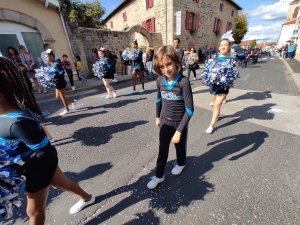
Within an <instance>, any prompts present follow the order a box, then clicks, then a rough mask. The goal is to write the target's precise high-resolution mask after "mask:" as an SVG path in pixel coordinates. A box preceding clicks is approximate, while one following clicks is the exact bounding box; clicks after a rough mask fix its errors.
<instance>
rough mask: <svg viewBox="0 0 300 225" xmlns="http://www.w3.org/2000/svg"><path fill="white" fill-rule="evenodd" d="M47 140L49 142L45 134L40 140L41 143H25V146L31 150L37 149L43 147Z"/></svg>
mask: <svg viewBox="0 0 300 225" xmlns="http://www.w3.org/2000/svg"><path fill="white" fill-rule="evenodd" d="M48 142H49V139H48V137H47V136H45V138H44V139H43V140H42V141H41V143H39V144H36V145H27V146H28V148H30V149H31V150H37V149H40V148H43V147H45V146H46V145H47V144H48Z"/></svg>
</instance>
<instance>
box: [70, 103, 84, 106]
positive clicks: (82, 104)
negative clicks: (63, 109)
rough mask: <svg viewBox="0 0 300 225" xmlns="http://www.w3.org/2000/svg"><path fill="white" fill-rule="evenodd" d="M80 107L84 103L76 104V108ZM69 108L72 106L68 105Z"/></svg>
mask: <svg viewBox="0 0 300 225" xmlns="http://www.w3.org/2000/svg"><path fill="white" fill-rule="evenodd" d="M80 106H84V103H79V104H76V107H80ZM69 107H73V106H72V104H70V105H69Z"/></svg>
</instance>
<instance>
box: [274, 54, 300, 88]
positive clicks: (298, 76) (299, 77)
mask: <svg viewBox="0 0 300 225" xmlns="http://www.w3.org/2000/svg"><path fill="white" fill-rule="evenodd" d="M279 59H280V60H281V61H283V63H284V64H285V67H286V68H287V70H288V71H289V72H290V75H291V77H292V79H293V80H294V82H295V84H296V86H297V88H298V89H299V90H300V73H295V72H294V71H293V69H292V68H291V67H290V65H289V64H288V63H287V61H285V59H283V58H282V57H280V58H279Z"/></svg>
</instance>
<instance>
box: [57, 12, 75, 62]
mask: <svg viewBox="0 0 300 225" xmlns="http://www.w3.org/2000/svg"><path fill="white" fill-rule="evenodd" d="M58 13H59V16H60V19H61V23H62V25H63V28H64V31H65V34H66V37H67V41H68V45H69V48H70V50H71V54H72V60H73V62H75V57H74V53H73V49H72V45H71V42H70V39H69V35H68V32H67V29H66V25H65V21H64V18H63V16H62V14H61V12H60V8H58Z"/></svg>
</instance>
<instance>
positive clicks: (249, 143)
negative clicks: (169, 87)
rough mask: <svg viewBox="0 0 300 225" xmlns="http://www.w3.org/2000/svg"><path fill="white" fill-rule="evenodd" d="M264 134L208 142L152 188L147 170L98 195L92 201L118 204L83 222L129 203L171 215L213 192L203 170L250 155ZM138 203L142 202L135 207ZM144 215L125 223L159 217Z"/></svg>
mask: <svg viewBox="0 0 300 225" xmlns="http://www.w3.org/2000/svg"><path fill="white" fill-rule="evenodd" d="M267 137H268V134H267V133H265V132H262V131H256V132H252V133H247V134H238V135H234V136H230V137H226V138H223V139H220V140H218V141H215V142H211V143H209V144H208V145H215V146H213V147H212V148H211V149H210V150H209V151H208V152H206V153H204V154H202V155H200V156H198V157H196V156H192V157H187V167H186V168H185V169H184V170H183V172H182V174H181V175H179V176H173V175H169V173H167V175H166V180H165V181H164V182H163V183H162V184H160V185H159V186H158V187H157V188H156V189H154V190H152V191H151V190H148V189H147V186H146V185H147V182H149V178H150V177H152V176H153V172H152V171H151V172H150V173H148V174H146V175H144V176H141V177H140V178H138V180H137V181H136V182H134V183H132V184H129V185H125V186H122V187H120V188H117V189H115V190H113V191H111V192H110V193H107V194H105V195H101V196H98V197H97V198H96V203H100V202H102V201H103V204H106V201H105V200H107V201H111V200H110V199H109V198H111V197H115V199H114V202H116V201H118V204H116V205H114V206H113V207H112V208H110V209H107V210H106V211H102V212H100V213H99V216H97V217H94V218H93V219H92V220H91V221H89V222H88V223H87V224H89V225H92V224H101V223H103V222H104V221H106V220H108V219H110V218H111V217H113V216H115V215H117V214H118V213H120V212H122V211H123V210H125V209H126V208H128V207H132V206H133V205H135V206H134V207H135V208H137V207H139V208H141V209H142V210H143V209H144V208H145V204H147V203H148V204H149V205H148V207H147V206H146V207H147V208H150V209H153V210H163V211H164V212H165V213H167V214H175V213H177V212H178V210H179V208H180V207H189V206H190V204H191V203H193V202H195V201H200V200H202V201H204V197H205V195H206V194H207V193H209V192H213V191H214V189H215V186H214V185H213V184H211V183H210V182H208V180H209V178H206V177H205V176H207V175H206V173H208V172H209V171H210V170H212V169H213V168H214V164H215V162H217V161H220V160H222V159H224V158H225V157H227V156H229V155H231V154H235V153H238V154H237V155H235V156H233V157H231V158H230V159H229V160H230V161H232V160H237V159H239V158H240V157H242V156H245V155H247V154H250V153H252V152H253V151H255V150H257V149H258V148H259V147H260V146H261V145H262V144H263V143H264V141H265V139H266V138H267ZM245 148H248V149H247V150H246V151H244V152H240V153H239V151H240V150H242V149H245ZM224 163H226V161H224ZM173 166H174V161H170V162H168V163H167V167H166V172H169V171H170V170H171V169H172V168H173ZM208 176H209V175H208ZM125 192H127V193H129V194H130V196H129V197H126V198H125V199H122V198H120V199H116V198H118V196H119V195H120V194H122V193H125ZM141 201H145V203H140V202H141ZM138 203H140V204H143V205H142V206H139V204H138ZM147 214H148V215H149V217H148V218H147V219H146V218H145V219H144V218H143V217H140V216H139V220H137V219H136V220H131V221H129V222H127V223H126V224H131V223H130V222H132V224H158V223H157V221H159V218H157V217H155V216H154V214H153V212H152V211H151V210H150V212H149V211H148V212H147ZM137 215H141V214H137ZM141 219H142V221H141ZM138 222H140V223H138Z"/></svg>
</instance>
